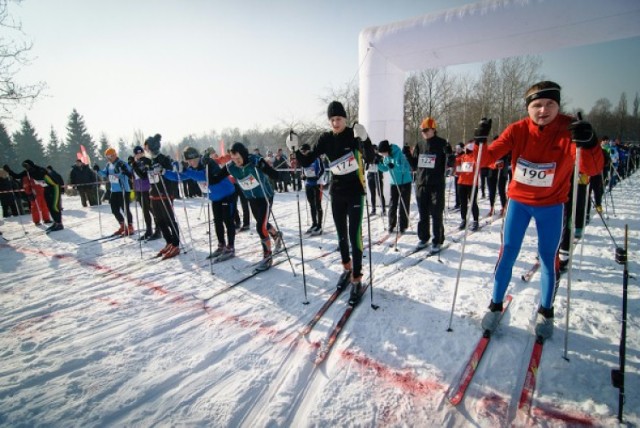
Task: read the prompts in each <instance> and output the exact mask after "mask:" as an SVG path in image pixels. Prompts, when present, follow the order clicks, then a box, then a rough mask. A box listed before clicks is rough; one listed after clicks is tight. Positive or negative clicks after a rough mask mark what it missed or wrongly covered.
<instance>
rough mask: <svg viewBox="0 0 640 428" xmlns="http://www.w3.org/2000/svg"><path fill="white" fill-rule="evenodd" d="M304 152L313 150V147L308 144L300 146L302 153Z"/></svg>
mask: <svg viewBox="0 0 640 428" xmlns="http://www.w3.org/2000/svg"><path fill="white" fill-rule="evenodd" d="M303 150H311V146H310V145H309V144H307V143H304V144H303V145H301V146H300V151H303Z"/></svg>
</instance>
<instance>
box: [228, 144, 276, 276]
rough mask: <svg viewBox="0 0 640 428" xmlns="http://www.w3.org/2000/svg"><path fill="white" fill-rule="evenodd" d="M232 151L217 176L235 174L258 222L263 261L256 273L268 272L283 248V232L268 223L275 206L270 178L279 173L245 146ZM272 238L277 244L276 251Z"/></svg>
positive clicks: (235, 145)
mask: <svg viewBox="0 0 640 428" xmlns="http://www.w3.org/2000/svg"><path fill="white" fill-rule="evenodd" d="M229 152H230V153H231V161H230V162H228V163H227V164H226V165H224V166H223V167H222V168H221V170H220V171H219V172H218V174H217V175H218V176H223V177H224V176H227V175H232V176H233V177H234V178H235V179H236V182H237V183H238V185H239V186H240V188H241V189H242V191H243V192H244V196H245V197H246V198H247V200H248V202H249V206H250V207H251V212H252V213H253V218H254V219H255V220H256V231H257V232H258V235H259V236H260V239H261V244H262V261H261V262H260V264H258V266H256V270H258V271H263V270H267V269H269V268H270V267H271V265H272V264H273V252H274V251H275V252H279V251H280V249H281V248H282V245H283V241H282V232H280V231H278V230H277V229H276V228H275V227H273V226H272V225H271V223H269V215H270V214H271V208H272V207H273V187H271V183H270V182H269V180H268V178H267V177H269V178H272V179H274V180H275V179H277V178H278V171H276V170H275V169H273V167H271V165H269V164H268V163H267V161H266V160H265V159H264V158H263V157H260V156H256V155H249V150H248V149H247V148H246V147H245V145H244V144H242V143H238V142H236V143H234V144H233V145H232V146H231V149H230V150H229ZM272 239H273V241H274V242H275V248H274V250H273V251H272V249H271V240H272Z"/></svg>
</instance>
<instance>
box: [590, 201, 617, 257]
mask: <svg viewBox="0 0 640 428" xmlns="http://www.w3.org/2000/svg"><path fill="white" fill-rule="evenodd" d="M593 203H594V204H595V200H594V202H593ZM596 212H597V213H598V215H599V216H600V220H602V224H604V228H605V229H607V233H609V237H610V238H611V241H612V242H613V246H614V247H616V248H618V244H616V240H615V238H614V237H613V235H612V234H611V230H610V229H609V226H608V225H607V222H606V221H605V219H604V217H603V216H602V213H601V212H600V211H598V210H596Z"/></svg>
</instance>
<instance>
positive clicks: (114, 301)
mask: <svg viewBox="0 0 640 428" xmlns="http://www.w3.org/2000/svg"><path fill="white" fill-rule="evenodd" d="M95 299H96V300H98V301H100V302H105V303H108V304H109V305H111V306H118V305H119V304H120V303H119V302H118V301H117V300H113V299H109V298H107V297H95Z"/></svg>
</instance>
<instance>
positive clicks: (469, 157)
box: [456, 145, 478, 186]
mask: <svg viewBox="0 0 640 428" xmlns="http://www.w3.org/2000/svg"><path fill="white" fill-rule="evenodd" d="M477 160H478V146H477V145H475V148H474V150H473V152H472V153H469V152H465V153H463V154H461V155H458V156H456V175H457V176H458V185H463V186H473V176H474V174H475V168H476V161H477Z"/></svg>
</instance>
